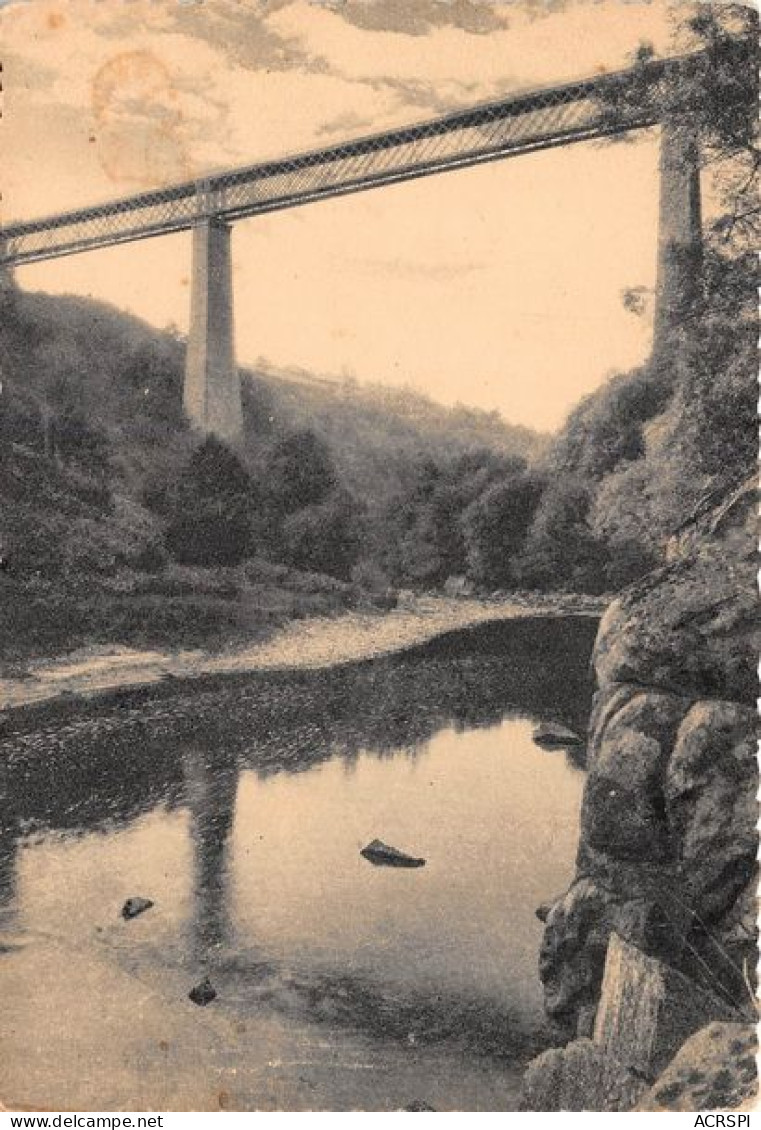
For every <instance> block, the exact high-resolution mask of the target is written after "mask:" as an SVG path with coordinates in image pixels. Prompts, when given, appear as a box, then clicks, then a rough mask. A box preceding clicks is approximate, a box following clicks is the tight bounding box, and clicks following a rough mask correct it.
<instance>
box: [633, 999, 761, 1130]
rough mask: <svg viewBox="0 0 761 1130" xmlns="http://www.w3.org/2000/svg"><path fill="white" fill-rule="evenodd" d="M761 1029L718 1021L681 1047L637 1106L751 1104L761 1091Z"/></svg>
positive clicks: (729, 1107) (689, 1108) (733, 1107)
mask: <svg viewBox="0 0 761 1130" xmlns="http://www.w3.org/2000/svg"><path fill="white" fill-rule="evenodd" d="M756 1051H757V1040H756V1029H755V1026H754V1025H753V1024H730V1023H721V1022H719V1021H715V1022H714V1023H712V1024H709V1025H707V1026H706V1027H705V1028H702V1029H701V1030H700V1031H699V1032H697V1033H696V1034H695V1035H694V1036H691V1037H690V1039H689V1040H687V1042H686V1043H685V1044H684V1045H683V1046H682V1047H681V1048H680V1050H679V1052H678V1053H677V1054H676V1056H675V1057H674V1059H673V1060H672V1061H671V1063H670V1064H669V1065H668V1067H666V1068H665V1070H664V1071H663V1072H662V1074H661V1075H660V1076H659V1078H658V1079H657V1080H656V1081H655V1083H654V1084H653V1086H652V1087H651V1088H650V1089H649V1090H648V1091H646V1092H645V1094H643V1095H642V1096H641V1097H640V1099H639V1102H638V1103H637V1105H636V1106H635V1107H634V1109H635V1110H640V1111H659V1112H662V1111H669V1110H685V1111H693V1112H694V1111H700V1110H736V1109H737V1108H738V1107H741V1108H743V1109H749V1106H748V1104H749V1103H750V1102H751V1101H752V1100H753V1099H754V1097H755V1096H756V1095H757V1093H758V1078H757V1072H756Z"/></svg>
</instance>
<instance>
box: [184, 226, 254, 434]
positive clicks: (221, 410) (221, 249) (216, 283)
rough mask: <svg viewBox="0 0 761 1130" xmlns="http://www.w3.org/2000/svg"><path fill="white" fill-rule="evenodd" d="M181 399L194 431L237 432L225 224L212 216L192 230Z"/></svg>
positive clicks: (238, 407)
mask: <svg viewBox="0 0 761 1130" xmlns="http://www.w3.org/2000/svg"><path fill="white" fill-rule="evenodd" d="M183 403H184V407H185V414H186V416H187V417H188V419H189V420H190V422H191V424H193V425H194V426H195V427H196V428H198V429H199V430H200V431H203V432H205V433H207V434H209V433H212V434H214V435H216V436H218V437H219V438H220V439H223V440H235V439H237V438H238V437H239V436H240V434H241V432H242V429H243V414H242V411H241V398H240V376H239V374H238V369H237V366H236V364H235V344H234V336H233V280H232V259H231V255H230V227H229V225H228V224H225V223H222V222H221V221H220V220H216V219H214V218H209V219H205V220H203V221H201V222H200V223H198V224H197V225H196V226H195V227H194V229H193V273H192V280H191V299H190V333H189V336H188V352H187V358H186V362H185V391H184V398H183Z"/></svg>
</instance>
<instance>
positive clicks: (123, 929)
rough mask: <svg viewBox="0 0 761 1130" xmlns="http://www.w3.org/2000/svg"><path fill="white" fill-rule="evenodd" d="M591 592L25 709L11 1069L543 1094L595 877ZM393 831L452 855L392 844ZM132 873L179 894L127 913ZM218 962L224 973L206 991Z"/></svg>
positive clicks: (338, 1097) (199, 1086) (13, 864)
mask: <svg viewBox="0 0 761 1130" xmlns="http://www.w3.org/2000/svg"><path fill="white" fill-rule="evenodd" d="M594 629H595V624H594V622H593V621H592V620H590V619H583V618H575V619H571V618H569V619H565V620H556V621H552V622H551V621H547V620H527V621H522V622H520V623H517V622H513V623H507V624H504V623H503V624H499V625H486V626H484V627H481V628H479V629H475V630H472V631H470V632H461V633H456V634H452V635H451V636H449V637H444V638H443V639H441V640H438V641H435V642H434V643H433V644H430V645H427V646H426V647H423V648H419V649H417V650H416V651H414V652H410V653H407V654H406V655H405V656H402V657H395V658H392V659H386V660H382V661H376V662H373V663H364V664H358V665H352V666H347V667H344V668H339V669H336V670H334V671H332V672H312V673H301V674H298V675H294V674H288V675H286V674H274V675H272V674H271V675H268V676H266V677H265V676H261V677H247V678H245V679H235V680H229V679H228V680H227V681H220V682H219V683H217V684H214V685H212V684H208V683H206V684H203V686H200V685H199V686H195V687H193V689H192V690H191V692H190V693H189V694H188V693H187V692H183V693H181V692H182V688H180V690H179V691H178V693H176V694H171V695H163V696H161V697H157V696H156V695H155V693H154V694H152V695H150V694H148V693H146V692H134V691H133V692H130V693H129V694H125V695H123V696H120V697H119V698H118V699H116V700H114V701H113V702H111V703H110V704H108V705H105V704H102V705H100V706H99V707H98V708H97V709H96V708H94V707H89V708H84V707H82V706H76V705H71V706H68V707H60V706H59V707H57V708H55V709H54V710H53V709H50V708H48V709H46V710H44V711H38V712H36V713H35V714H33V715H27V716H26V717H23V716H21V717H19V718H10V719H6V720H5V724H4V725H5V729H4V732H3V733H2V734H0V766H2V768H0V786H2V791H3V795H4V804H3V811H2V838H0V989H1V991H2V994H3V1002H4V1021H3V1023H2V1028H0V1097H2V1098H4V1101H5V1102H6V1104H7V1105H13V1106H14V1108H15V1105H16V1104H18V1105H21V1106H36V1107H52V1108H55V1109H62V1108H68V1109H82V1110H85V1109H91V1110H92V1109H96V1110H108V1109H118V1108H121V1109H135V1110H138V1109H140V1110H147V1109H165V1110H182V1109H218V1108H220V1107H221V1108H223V1109H270V1110H273V1109H274V1110H276V1109H286V1110H288V1109H292V1110H298V1109H329V1110H351V1109H362V1110H398V1109H402V1108H403V1107H404V1106H406V1105H408V1104H409V1103H414V1102H425V1103H427V1104H429V1105H430V1106H432V1107H435V1108H436V1109H439V1110H445V1109H449V1110H457V1109H459V1110H475V1111H478V1110H502V1111H507V1110H511V1109H515V1106H516V1103H517V1097H518V1088H519V1080H520V1073H521V1070H522V1068H523V1066H524V1064H525V1062H526V1061H527V1059H528V1058H530V1056H531V1055H532V1054H534V1053H535V1051H536V1050H537V1048H539V1047H541V1046H542V1041H543V1040H544V1038H545V1037H544V1033H543V1031H542V1016H541V1007H540V1005H541V1002H540V993H539V985H538V978H537V972H536V964H537V951H538V945H539V940H540V935H541V926H540V923H539V922H538V921H537V919H536V917H535V914H534V910H535V907H536V905H537V904H538V903H539V902H540V901H542V900H543V899H544V898H546V897H547V896H549V895H552V894H554V893H556V892H558V891H559V890H560V889H562V888H563V886H564V885H565V884H566V883H567V882H568V881H569V879H570V876H571V872H572V866H573V858H574V854H575V847H576V833H577V822H578V809H579V802H580V795H581V787H582V773H581V771H580V770H579V768H577V767H576V766H575V765H574V764H573V763H572V761H571V760H570V759H569V757H568V756H567V755H566V754H564V753H562V752H547V751H543V750H541V749H539V748H538V747H537V746H536V745H535V744H534V742H533V740H532V733H533V729H534V726H535V724H536V722H537V721H540V720H550V719H554V720H558V721H562V722H565V723H566V724H571V725H573V726H575V727H577V728H580V727H583V726H584V724H585V722H586V716H587V714H588V710H589V701H590V692H591V687H590V682H589V674H588V662H589V654H590V650H591V644H592V638H593V635H594ZM375 837H378V838H380V839H383V840H384V841H386V842H387V843H390V844H394V845H395V846H397V847H399V848H402V849H403V850H407V851H409V852H410V853H412V854H414V855H421V856H423V857H425V859H426V860H427V863H426V866H425V867H424V868H421V869H418V870H412V871H404V870H397V869H389V868H379V867H373V866H372V865H371V864H370V863H368V862H367V861H366V860H364V859H363V858H362V857H361V856H360V854H359V851H360V848H361V847H363V846H364V845H365V844H366V843H367V842H368V841H369V840H371V839H373V838H375ZM130 895H145V896H147V897H149V898H151V899H153V900H154V902H155V906H154V907H153V909H151V910H150V911H148V912H147V913H145V914H144V915H142V916H141V917H140V918H138V919H136V920H134V921H132V922H124V921H123V920H122V919H121V918H120V916H119V909H120V907H121V905H122V902H123V901H124V899H125V898H127V897H128V896H130ZM206 975H208V976H209V977H210V978H211V980H212V982H213V984H214V986H215V988H216V989H217V993H218V996H217V998H216V1000H215V1001H214V1002H213V1003H212V1004H211V1005H209V1006H208V1007H207V1008H206V1009H201V1008H198V1007H196V1006H194V1005H193V1004H192V1003H190V1002H189V1001H188V999H187V992H188V990H189V989H190V987H191V986H192V985H194V984H196V983H197V982H198V981H200V980H201V979H202V978H203V977H204V976H206Z"/></svg>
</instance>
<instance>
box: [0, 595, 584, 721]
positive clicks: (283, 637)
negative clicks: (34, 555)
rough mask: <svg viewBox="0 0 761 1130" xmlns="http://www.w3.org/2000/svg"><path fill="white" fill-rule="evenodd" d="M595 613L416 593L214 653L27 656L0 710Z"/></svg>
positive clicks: (330, 660) (306, 664) (577, 604)
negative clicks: (508, 623) (531, 619)
mask: <svg viewBox="0 0 761 1130" xmlns="http://www.w3.org/2000/svg"><path fill="white" fill-rule="evenodd" d="M602 610H603V603H602V602H601V601H599V600H593V599H590V598H585V597H572V596H569V597H557V596H553V597H549V598H546V599H541V598H537V599H535V600H534V599H532V600H531V601H524V600H514V599H512V600H489V601H485V600H475V599H451V598H446V597H419V598H415V599H414V600H412V599H411V600H409V601H406V602H405V603H404V605H403V606H400V607H398V608H395V609H393V610H392V611H390V612H385V613H370V612H349V613H346V614H344V615H341V616H337V617H334V618H313V619H306V620H294V621H292V622H291V623H290V624H288V625H287V626H286V627H285V628H283V629H282V630H280V631H278V632H276V633H275V635H274V636H273V637H272V638H271V639H269V640H266V641H265V642H259V643H256V644H254V645H252V646H250V647H237V648H235V649H231V650H229V651H224V652H221V653H218V654H211V653H208V652H204V651H176V652H161V651H140V650H136V649H132V648H126V647H118V646H111V647H91V648H87V649H84V650H82V651H78V652H73V653H72V654H70V655H68V656H65V657H63V658H61V659H55V660H34V661H30V662H29V663H28V664H27V665H26V667H25V668H24V670H23V671H22V672H21V673H20V674H15V673H14V675H13V676H12V677H9V678H2V679H0V710H10V709H14V708H16V707H21V706H27V705H29V704H31V703H38V702H44V701H46V700H50V699H55V698H57V697H60V696H64V695H78V696H82V697H88V696H90V695H97V694H99V693H102V692H104V691H110V690H115V689H118V688H120V687H130V686H145V685H151V684H154V683H158V682H160V681H161V680H162V679H166V678H183V679H187V678H196V677H202V676H205V675H221V674H227V673H230V674H232V673H237V674H241V673H243V672H246V671H264V670H274V669H278V668H293V669H303V668H318V667H330V666H333V665H335V664H337V663H350V662H352V661H358V660H362V659H372V658H375V657H376V656H380V655H388V654H390V653H392V652H395V651H402V650H404V649H406V648H408V647H414V646H415V645H417V644H421V643H425V642H426V641H428V640H430V639H433V638H434V637H436V636H438V635H441V634H442V633H444V632H448V631H453V630H457V629H460V628H467V627H469V626H471V625H474V624H481V623H485V622H487V621H489V620H509V619H515V618H519V617H523V616H553V615H573V614H587V615H599V614H600V613H601V612H602Z"/></svg>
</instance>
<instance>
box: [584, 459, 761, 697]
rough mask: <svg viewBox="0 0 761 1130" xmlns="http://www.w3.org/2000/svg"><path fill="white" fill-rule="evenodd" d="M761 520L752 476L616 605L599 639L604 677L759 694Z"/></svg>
mask: <svg viewBox="0 0 761 1130" xmlns="http://www.w3.org/2000/svg"><path fill="white" fill-rule="evenodd" d="M756 525H757V518H756V483H755V480H752V481H750V482H748V483H746V484H744V485H743V486H742V487H740V488H739V489H738V490H737V491H735V492H734V493H733V494H732V495H731V496H730V497H729V498H728V499H727V500H725V502H724V503H723V504H722V505H721V506H719V507H718V508H717V509H716V510H715V511H714V512H713V514H712V515H710V516H709V517H708V518H706V519H705V520H702V521H701V522H700V523H698V524H697V527H696V528H694V529H693V531H692V532H691V533H692V536H689V537H688V536H684V537H683V541H684V551H683V556H680V557H678V559H677V560H676V561H674V562H673V563H671V564H669V565H666V566H664V567H663V568H662V569H659V570H656V571H655V572H654V573H651V574H649V575H648V576H647V577H646V578H644V580H642V581H641V582H639V583H637V584H635V585H633V586H632V587H631V588H629V589H627V590H626V592H625V593H624V594H623V595H622V596H621V597H620V598H619V599H618V600H616V601H615V602H614V603H613V604H612V605H611V606H610V607H609V608H608V610H607V612H606V614H605V616H604V617H603V619H602V621H601V624H600V630H599V633H598V637H597V643H596V645H595V671H596V674H597V679H598V683H599V685H600V686H607V685H610V684H617V683H631V684H637V685H640V686H651V687H659V688H661V689H664V690H671V691H676V692H677V693H680V694H686V695H689V696H692V697H695V698H713V697H715V698H723V699H729V700H733V701H736V702H744V703H748V704H753V703H754V702H755V695H756V675H755V666H756V656H757V654H758V607H757V598H756Z"/></svg>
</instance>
